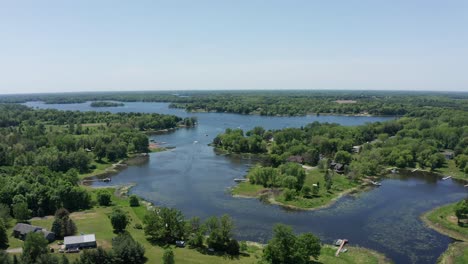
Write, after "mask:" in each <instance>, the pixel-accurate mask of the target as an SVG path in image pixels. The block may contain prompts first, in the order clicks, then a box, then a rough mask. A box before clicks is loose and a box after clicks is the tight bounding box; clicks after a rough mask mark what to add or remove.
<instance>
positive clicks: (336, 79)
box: [0, 0, 468, 94]
mask: <svg viewBox="0 0 468 264" xmlns="http://www.w3.org/2000/svg"><path fill="white" fill-rule="evenodd" d="M210 89H311V90H317V89H333V90H336V89H339V90H343V89H354V90H408V91H414V90H441V91H468V1H465V0H460V1H457V0H445V1H440V0H437V1H435V0H386V1H384V0H372V1H370V0H341V1H337V0H323V1H318V0H317V1H314V0H302V1H301V0H283V1H277V0H217V1H214V0H213V1H208V0H186V1H182V0H166V1H157V0H151V1H145V0H139V1H119V0H109V1H106V0H80V1H71V0H57V1H49V0H41V1H37V0H31V1H22V0H15V1H9V0H0V94H8V93H33V92H71V91H113V90H117V91H132V90H135V91H142V90H210Z"/></svg>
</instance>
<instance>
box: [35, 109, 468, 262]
mask: <svg viewBox="0 0 468 264" xmlns="http://www.w3.org/2000/svg"><path fill="white" fill-rule="evenodd" d="M26 105H28V106H32V107H38V108H55V109H60V110H80V111H110V112H148V113H151V112H157V113H162V114H174V115H178V116H181V117H186V116H197V118H198V122H199V125H198V126H197V127H195V128H191V129H178V130H176V131H175V132H172V133H168V134H163V135H154V136H151V139H153V140H155V141H156V142H163V144H164V145H166V146H173V147H175V148H174V149H172V150H169V151H165V152H159V153H151V154H150V160H149V162H148V163H146V164H143V165H139V166H131V167H129V168H128V169H126V170H124V171H122V172H120V173H119V174H118V175H115V176H114V177H113V179H112V184H113V185H114V184H128V183H136V186H135V187H134V188H133V189H132V190H131V192H132V193H134V194H137V195H138V196H141V197H143V198H144V199H146V200H148V201H151V202H154V203H155V204H156V205H162V206H169V207H175V208H178V209H180V210H181V211H182V212H183V213H184V215H185V216H186V217H192V216H199V217H201V218H206V217H209V216H212V215H216V216H219V215H222V214H225V213H226V214H229V215H231V216H232V217H233V219H234V221H235V224H236V235H237V237H238V238H239V239H241V240H252V241H259V242H266V241H267V240H268V239H269V238H270V237H271V230H272V227H273V225H274V224H275V223H284V224H288V225H291V226H292V227H293V228H294V230H295V231H296V232H307V231H310V232H313V233H314V234H316V235H318V236H320V238H321V239H322V240H323V241H324V242H328V243H330V242H331V241H332V240H334V239H336V238H347V239H349V241H350V244H351V245H359V246H362V247H367V248H371V249H374V250H377V251H379V252H382V253H384V254H385V255H386V256H388V257H389V258H391V259H392V260H393V261H395V263H435V262H436V260H437V258H438V256H439V255H440V254H441V253H442V252H443V251H445V250H446V248H447V246H448V244H449V243H451V242H452V241H453V240H452V239H451V238H449V237H446V236H444V235H441V234H439V233H437V232H435V231H433V230H431V229H429V228H427V227H425V226H424V224H423V223H422V222H421V220H420V219H419V216H420V215H421V214H422V213H423V212H425V211H428V210H430V209H432V208H434V207H436V206H440V205H443V204H446V203H450V202H454V201H457V200H459V199H462V198H464V197H466V196H467V194H468V191H467V190H466V189H467V188H464V187H463V185H462V183H459V182H457V181H455V180H452V179H450V180H446V181H442V180H441V179H440V178H437V177H435V176H433V175H423V174H411V175H394V176H393V177H389V178H385V179H383V180H382V186H381V187H379V188H374V189H371V190H370V191H366V192H362V193H359V194H357V195H347V196H344V197H342V198H341V199H340V200H338V202H336V203H335V204H333V205H332V206H330V207H329V208H325V209H321V210H315V211H294V210H287V209H284V208H282V207H280V206H276V205H268V204H263V203H261V202H260V201H258V200H257V199H245V198H233V197H231V195H230V194H229V193H228V189H229V188H230V187H232V186H233V185H234V184H235V183H234V181H233V179H234V178H240V177H243V176H244V175H245V174H246V172H247V170H248V168H249V167H250V166H252V165H253V164H252V163H253V162H252V161H251V160H248V159H243V158H242V157H233V156H229V155H217V154H216V153H215V152H214V150H213V148H212V147H210V146H208V144H209V143H210V142H211V141H212V139H213V138H214V137H215V136H216V135H217V134H219V133H222V132H223V131H224V130H225V129H226V128H237V127H240V128H242V129H244V130H248V129H251V128H253V127H254V126H263V127H265V128H267V129H280V128H285V127H300V126H304V125H306V124H308V123H311V122H314V121H319V122H332V123H339V124H341V125H346V126H352V125H360V124H364V123H366V122H382V121H385V120H389V119H392V118H391V117H353V116H331V115H322V116H315V115H314V116H303V117H264V116H251V115H237V114H227V113H186V112H185V111H184V110H182V109H170V108H168V104H167V103H141V102H132V103H125V106H123V107H110V108H92V107H90V106H89V103H82V104H49V105H47V104H44V103H42V102H29V103H26ZM102 184H105V183H96V185H102Z"/></svg>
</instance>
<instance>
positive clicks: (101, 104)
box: [90, 101, 125, 107]
mask: <svg viewBox="0 0 468 264" xmlns="http://www.w3.org/2000/svg"><path fill="white" fill-rule="evenodd" d="M90 106H91V107H119V106H125V104H124V103H119V102H108V101H95V102H92V103H91V104H90Z"/></svg>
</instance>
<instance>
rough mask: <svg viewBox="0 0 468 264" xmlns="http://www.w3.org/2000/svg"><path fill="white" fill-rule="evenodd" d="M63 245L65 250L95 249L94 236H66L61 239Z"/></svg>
mask: <svg viewBox="0 0 468 264" xmlns="http://www.w3.org/2000/svg"><path fill="white" fill-rule="evenodd" d="M63 245H64V246H65V250H68V249H84V248H95V247H97V244H96V236H95V235H94V234H89V235H82V236H66V237H64V238H63Z"/></svg>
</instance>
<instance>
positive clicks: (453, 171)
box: [437, 160, 468, 181]
mask: <svg viewBox="0 0 468 264" xmlns="http://www.w3.org/2000/svg"><path fill="white" fill-rule="evenodd" d="M437 172H438V173H440V174H443V175H447V176H452V177H453V178H455V179H462V180H467V181H468V175H467V174H465V173H464V172H462V171H461V170H460V169H459V168H458V167H457V166H456V165H455V161H454V160H447V167H444V168H440V169H437Z"/></svg>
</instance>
